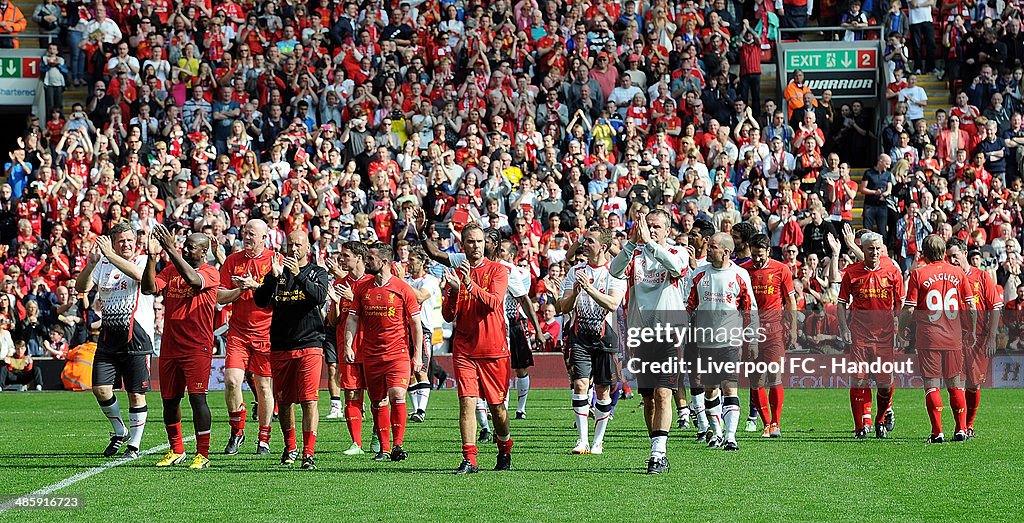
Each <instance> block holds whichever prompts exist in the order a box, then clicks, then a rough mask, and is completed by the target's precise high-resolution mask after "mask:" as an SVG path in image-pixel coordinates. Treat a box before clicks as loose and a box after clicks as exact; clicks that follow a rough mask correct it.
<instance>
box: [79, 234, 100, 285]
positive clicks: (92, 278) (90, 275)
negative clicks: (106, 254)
mask: <svg viewBox="0 0 1024 523" xmlns="http://www.w3.org/2000/svg"><path fill="white" fill-rule="evenodd" d="M101 257H102V255H101V254H100V248H99V246H97V245H93V247H92V252H90V253H89V258H88V261H87V262H86V264H85V268H84V269H82V272H80V273H78V277H77V278H75V291H77V292H85V293H87V292H89V291H91V290H92V288H93V286H94V285H95V284H96V278H97V275H96V265H97V264H99V262H100V259H101Z"/></svg>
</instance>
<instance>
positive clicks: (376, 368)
mask: <svg viewBox="0 0 1024 523" xmlns="http://www.w3.org/2000/svg"><path fill="white" fill-rule="evenodd" d="M363 372H364V373H365V376H366V392H367V393H368V394H369V396H370V401H372V402H374V403H380V401H381V400H383V399H384V398H386V397H387V396H388V390H389V389H392V388H395V387H399V388H403V389H404V388H406V387H408V386H409V374H410V373H411V372H412V370H411V366H410V365H409V360H407V359H405V358H401V359H399V360H397V361H364V362H363Z"/></svg>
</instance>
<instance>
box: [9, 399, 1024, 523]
mask: <svg viewBox="0 0 1024 523" xmlns="http://www.w3.org/2000/svg"><path fill="white" fill-rule="evenodd" d="M922 396H923V394H922V392H921V391H917V390H900V391H898V392H897V395H896V406H895V408H896V414H897V428H896V431H895V432H894V433H893V434H892V435H891V436H892V437H891V439H889V440H887V441H877V440H873V439H872V440H867V441H856V440H854V439H853V438H852V435H851V420H850V411H849V401H848V393H847V391H845V390H833V391H827V390H802V391H798V390H791V391H788V392H787V394H786V406H785V412H784V417H783V427H782V428H783V438H782V439H778V440H763V439H761V438H760V434H759V433H758V434H743V433H741V435H740V440H739V442H740V446H741V450H740V452H737V453H726V452H722V451H718V450H708V449H705V448H702V446H699V445H695V444H694V443H692V436H693V433H692V431H687V432H685V433H684V432H682V431H673V433H672V436H671V437H670V439H669V457H670V459H671V462H672V470H671V472H670V473H669V474H666V475H663V476H659V477H648V476H645V475H643V474H641V472H642V471H643V466H644V461H645V459H646V457H647V455H648V452H649V445H648V440H647V437H646V433H645V431H644V429H643V420H642V417H641V411H640V409H638V408H636V407H637V405H638V400H636V399H634V400H628V401H627V400H623V401H622V402H621V403H620V404H619V408H618V410H617V411H616V415H615V419H614V420H613V421H612V422H611V425H610V426H609V431H608V436H607V439H606V443H605V454H604V455H601V456H571V455H569V454H568V450H569V449H570V448H571V447H572V445H573V443H574V441H575V430H574V429H573V428H572V416H571V410H570V409H569V407H568V405H569V398H568V393H567V392H565V391H550V390H547V391H542V390H534V391H533V392H532V393H531V394H530V404H529V408H528V414H529V419H527V420H523V421H514V422H513V429H512V430H513V438H514V439H515V442H516V444H515V448H514V449H513V459H514V462H513V469H514V471H513V472H510V473H495V472H491V471H490V470H489V469H490V468H491V467H493V466H494V454H495V448H494V446H493V444H486V445H482V446H481V447H480V451H481V452H480V465H481V469H482V471H481V473H480V474H477V475H475V476H466V477H454V476H452V475H451V471H452V470H453V469H454V468H455V466H456V465H458V463H459V461H460V460H461V455H460V442H459V440H458V438H459V436H458V428H457V412H456V398H455V394H454V393H453V392H452V391H442V392H436V391H435V392H434V393H433V394H432V396H431V401H430V411H429V412H428V418H427V422H426V423H425V424H421V425H415V424H410V426H409V429H408V432H407V436H406V448H407V449H408V450H409V452H410V454H411V455H410V459H409V460H408V461H406V462H402V463H373V462H371V461H370V459H369V455H366V456H357V457H350V456H344V455H343V454H341V451H342V450H344V448H347V446H348V443H349V440H348V436H347V433H346V431H345V428H344V427H345V426H344V423H341V422H338V421H337V420H331V421H330V422H328V421H327V420H323V419H322V420H321V425H320V430H319V436H318V440H317V464H318V466H319V469H318V470H316V471H312V472H307V471H303V470H301V469H298V468H297V467H296V468H295V469H282V468H281V467H280V466H279V465H278V464H277V461H278V459H279V456H280V451H281V440H280V437H281V436H280V429H279V427H275V428H274V441H273V449H274V453H273V454H272V455H271V456H265V457H258V456H255V455H252V454H251V452H252V450H253V441H254V440H255V426H254V424H253V423H250V424H249V426H248V427H247V431H248V432H249V434H248V435H249V438H250V439H249V440H248V441H247V442H246V444H245V446H244V447H243V449H244V453H242V454H239V455H237V456H223V455H219V454H214V455H213V456H212V459H213V463H212V465H213V466H212V468H210V469H208V470H206V471H201V472H193V471H189V470H187V469H185V468H176V469H170V470H168V469H162V470H158V469H156V468H154V467H153V464H154V463H156V461H157V460H159V458H160V457H161V454H162V453H161V454H154V455H150V456H144V457H143V458H141V459H139V460H137V461H134V462H131V463H128V464H125V465H122V466H118V467H114V468H111V469H108V470H106V471H104V472H103V473H100V474H98V475H95V476H93V477H91V478H89V479H86V480H84V481H82V482H79V483H76V484H74V485H72V486H70V487H68V488H66V489H64V490H63V491H60V492H58V494H60V493H63V494H76V495H80V496H83V497H84V500H85V503H86V508H85V509H84V510H79V511H53V510H51V511H41V510H36V511H23V510H22V511H9V512H6V513H3V514H0V521H18V522H24V521H133V522H134V521H161V522H165V521H189V522H191V521H213V520H216V521H245V522H250V521H297V520H300V519H301V520H316V521H367V520H370V521H400V522H402V521H420V520H425V519H430V520H435V521H446V522H447V521H485V520H489V521H550V520H582V521H591V520H598V519H602V520H619V521H664V520H696V521H772V522H779V521H858V522H861V521H865V520H876V521H887V520H895V521H940V520H942V521H954V520H968V521H1011V520H1017V521H1019V519H1020V514H1021V511H1020V506H1021V505H1020V503H1021V500H1022V499H1024V484H1022V481H1021V480H1022V478H1024V470H1022V463H1024V460H1022V458H1024V433H1022V431H1020V430H1019V426H1018V425H1017V421H1018V420H1020V419H1022V417H1024V407H1022V401H1021V400H1022V399H1024V391H1020V390H986V391H984V394H983V396H982V408H981V412H980V414H979V416H978V422H977V427H978V432H979V437H978V438H977V439H974V440H972V441H969V442H967V443H956V444H954V443H946V444H944V445H926V444H924V443H923V441H924V439H925V437H926V436H927V433H928V421H927V418H926V416H925V413H924V399H923V397H922ZM122 401H124V400H123V398H122ZM150 401H151V406H150V414H149V424H148V426H147V430H146V435H145V438H144V440H143V448H144V449H145V448H150V447H154V446H157V445H160V444H162V443H165V433H164V431H163V427H162V423H161V414H160V406H159V402H158V396H157V395H156V394H151V395H150ZM743 401H744V412H745V409H746V398H744V399H743ZM947 401H948V400H947ZM210 403H211V406H212V407H213V410H214V436H213V444H212V448H213V450H214V452H217V451H219V450H221V449H223V447H224V444H225V442H226V439H227V421H226V419H227V418H226V412H225V409H224V404H223V396H222V395H221V394H219V393H215V394H211V397H210ZM326 403H327V402H326V401H324V402H322V403H321V410H322V412H324V413H326V410H327V404H326ZM185 415H186V417H187V416H188V415H189V411H188V409H187V407H186V408H185ZM946 424H947V426H949V425H951V424H952V420H951V418H950V414H949V409H948V407H947V410H946ZM185 426H186V435H190V434H191V432H192V431H191V425H190V421H188V420H187V421H186V424H185ZM109 429H110V426H109V424H108V423H107V422H106V420H105V419H104V418H103V416H102V415H101V413H100V411H99V408H98V407H97V406H96V403H95V401H94V400H93V398H92V396H91V395H90V394H87V393H86V394H81V393H80V394H72V393H27V394H17V393H6V392H5V393H3V394H2V395H0V449H2V450H0V484H2V487H0V493H3V494H18V493H28V492H32V491H34V490H37V489H40V488H42V487H46V486H48V485H51V484H53V483H56V482H58V481H60V480H62V479H64V478H67V477H69V476H72V475H75V474H77V473H80V472H83V471H85V470H88V469H90V468H92V467H95V466H97V465H100V464H103V463H105V462H107V460H105V459H103V458H102V457H99V456H98V454H99V452H100V451H101V450H102V448H103V447H104V446H105V445H106V441H107V433H108V431H109ZM366 431H367V432H368V431H369V420H368V421H367V424H366ZM946 432H947V434H949V433H950V432H951V429H949V428H947V431H946ZM755 436H756V437H755ZM300 445H301V442H300ZM186 448H187V449H188V451H189V454H190V455H191V454H192V452H193V451H194V449H195V447H194V443H188V444H186Z"/></svg>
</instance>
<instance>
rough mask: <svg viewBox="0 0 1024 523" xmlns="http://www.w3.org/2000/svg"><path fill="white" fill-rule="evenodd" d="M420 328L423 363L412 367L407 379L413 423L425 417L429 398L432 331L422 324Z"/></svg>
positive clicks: (432, 345) (432, 347)
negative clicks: (417, 366)
mask: <svg viewBox="0 0 1024 523" xmlns="http://www.w3.org/2000/svg"><path fill="white" fill-rule="evenodd" d="M420 328H421V329H422V330H423V346H422V347H423V348H422V351H421V355H422V360H423V364H422V366H421V367H420V368H418V369H412V373H411V376H410V380H409V384H410V385H409V396H410V400H411V401H412V409H413V412H412V416H411V417H410V419H411V420H412V421H413V422H415V423H423V421H424V420H425V419H426V415H427V402H428V400H429V399H430V377H429V376H428V374H427V372H428V370H429V369H430V359H431V358H432V357H433V352H434V350H433V349H434V344H433V340H432V339H431V338H432V336H433V333H432V332H430V331H429V330H428V329H427V328H426V327H424V326H423V325H420ZM410 364H411V361H410Z"/></svg>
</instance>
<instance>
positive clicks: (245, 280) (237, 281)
mask: <svg viewBox="0 0 1024 523" xmlns="http://www.w3.org/2000/svg"><path fill="white" fill-rule="evenodd" d="M231 283H233V284H234V285H235V287H237V288H239V289H242V290H243V291H247V290H250V289H255V288H256V287H259V283H258V282H257V281H256V280H255V279H253V277H252V276H249V275H248V274H246V275H245V276H232V277H231Z"/></svg>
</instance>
